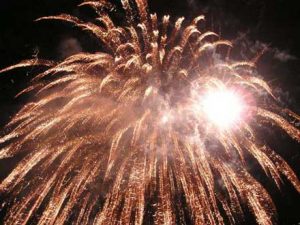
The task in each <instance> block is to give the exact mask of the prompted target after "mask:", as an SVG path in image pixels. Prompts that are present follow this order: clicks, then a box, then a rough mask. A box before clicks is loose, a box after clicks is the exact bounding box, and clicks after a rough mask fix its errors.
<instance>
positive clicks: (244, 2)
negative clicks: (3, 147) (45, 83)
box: [0, 0, 300, 225]
mask: <svg viewBox="0 0 300 225" xmlns="http://www.w3.org/2000/svg"><path fill="white" fill-rule="evenodd" d="M80 2H81V1H78V0H73V1H71V0H0V69H1V68H4V67H6V66H8V65H12V64H14V63H17V62H19V61H20V60H22V59H27V58H32V57H33V56H34V55H38V57H39V58H46V59H54V60H60V59H62V58H64V57H65V56H67V55H68V54H72V53H75V52H77V51H79V50H81V49H82V50H83V51H91V52H95V51H98V50H99V49H101V47H100V45H99V44H98V43H97V41H96V40H95V39H93V38H91V37H90V36H89V35H88V34H85V33H84V32H81V31H79V30H78V29H76V28H73V27H72V26H71V25H69V24H65V23H60V22H56V21H44V22H34V20H35V19H37V18H39V17H41V16H46V15H56V14H59V13H70V14H73V15H76V16H81V17H82V18H84V19H90V18H92V16H93V14H92V13H91V11H89V10H88V9H86V8H83V9H78V8H77V7H76V5H78V4H79V3H80ZM149 4H150V9H151V11H152V12H154V11H155V12H157V13H158V14H159V15H163V14H170V15H171V16H172V17H173V19H175V18H176V17H179V16H185V17H186V18H187V19H188V18H193V17H194V16H197V15H199V14H204V15H205V16H206V20H207V22H206V25H205V26H206V29H211V30H213V31H215V32H217V33H219V34H221V36H222V37H223V38H225V39H229V40H232V41H233V42H234V43H235V50H234V51H233V56H232V57H236V58H239V59H245V58H247V59H251V58H253V57H255V55H256V53H257V52H259V51H261V50H262V48H263V47H264V46H266V45H267V46H269V50H268V51H267V52H266V53H265V54H264V55H263V56H262V57H261V58H260V60H259V62H258V64H257V67H258V71H259V72H260V74H261V75H262V76H263V77H264V79H265V80H267V81H268V82H269V84H270V85H271V86H272V87H274V88H275V87H276V88H275V92H276V94H277V96H279V97H280V99H281V100H282V102H283V105H285V106H287V107H289V108H291V109H292V110H294V111H296V112H297V113H298V114H300V105H299V103H300V60H299V59H300V6H299V5H298V4H297V1H296V0H293V1H292V0H290V1H289V0H210V1H209V0H156V1H154V0H152V1H151V0H150V1H149ZM33 75H34V71H33V70H32V69H28V68H27V69H20V70H16V71H13V72H9V73H5V74H0V127H3V125H4V124H5V123H7V121H8V120H9V118H10V117H11V116H12V115H14V113H15V112H16V111H17V110H18V109H19V108H20V107H21V106H22V105H23V104H24V102H26V100H27V98H28V96H27V97H19V98H16V99H15V98H14V96H15V95H16V94H17V93H18V92H19V91H21V90H22V89H23V88H24V87H26V86H27V85H28V83H29V80H30V78H32V77H33ZM29 97H30V96H29ZM264 135H265V137H264V138H265V140H266V142H270V145H271V146H272V147H273V148H274V149H275V150H276V151H277V152H278V153H279V154H280V155H282V156H283V157H284V158H285V159H286V160H287V161H288V162H289V164H290V165H291V166H292V168H293V169H294V170H295V171H296V173H297V175H298V177H300V167H299V163H300V152H299V150H300V149H299V145H298V144H297V143H295V142H294V141H292V140H290V139H289V138H288V137H287V136H286V135H284V134H282V132H279V131H278V130H276V129H275V128H270V129H269V130H268V131H267V132H266V133H264ZM1 165H2V167H3V168H0V178H3V176H5V175H4V174H6V173H7V171H9V170H10V168H6V166H3V164H1V163H0V167H1ZM10 166H11V165H10ZM7 167H9V166H7ZM251 170H252V172H253V173H254V176H255V177H256V178H257V179H258V180H260V181H261V182H263V184H264V186H265V187H266V188H267V189H268V191H269V192H270V193H271V194H272V196H273V198H274V201H275V204H276V206H277V208H278V214H279V224H295V225H296V224H300V198H299V194H298V193H297V192H296V191H295V190H294V189H293V187H291V186H290V185H289V184H288V183H287V184H286V185H285V186H283V188H282V190H281V191H278V190H276V188H275V187H274V185H273V184H272V183H271V182H270V181H268V180H266V179H265V178H264V176H262V175H261V174H262V172H261V170H260V169H259V167H258V166H257V165H255V163H254V162H253V167H252V168H251ZM0 221H1V220H0ZM0 223H1V222H0ZM249 223H250V221H249Z"/></svg>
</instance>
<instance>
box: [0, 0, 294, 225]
mask: <svg viewBox="0 0 300 225" xmlns="http://www.w3.org/2000/svg"><path fill="white" fill-rule="evenodd" d="M121 2H122V6H123V9H124V12H125V14H126V25H122V26H117V25H115V23H114V21H113V19H112V18H111V16H110V15H111V14H112V13H113V11H114V10H112V9H114V6H113V4H111V3H110V2H109V1H108V0H98V1H96V0H95V1H93V0H91V1H85V2H83V3H82V4H81V5H80V6H90V7H92V8H94V9H95V10H96V12H97V13H98V18H96V20H95V23H90V22H84V21H81V20H80V19H79V18H76V17H74V16H71V15H66V14H62V15H58V16H48V17H43V18H40V19H39V20H48V19H51V20H53V19H54V20H62V21H67V22H70V23H72V24H73V25H75V26H77V27H79V28H81V29H83V30H85V31H87V32H90V33H92V34H93V35H94V36H96V38H97V39H98V40H99V41H100V42H101V44H102V46H103V48H104V49H105V52H96V53H93V54H91V53H84V52H82V53H79V54H76V55H73V56H71V57H69V58H67V59H65V60H64V61H62V62H59V63H56V62H50V61H46V60H39V59H32V60H26V61H22V62H21V63H19V64H16V65H13V66H11V67H8V68H6V69H3V70H1V71H0V72H2V73H3V72H6V71H8V70H12V69H15V68H18V67H26V66H45V67H48V69H47V70H45V71H44V72H42V73H40V74H38V75H36V76H35V78H34V79H33V82H32V85H31V86H29V87H28V88H27V89H25V90H24V91H22V92H21V93H25V92H29V91H30V92H32V93H33V96H34V97H33V99H31V101H30V102H28V103H27V104H26V105H24V106H23V108H22V109H21V110H20V111H19V112H18V113H17V114H16V115H15V116H14V117H13V118H12V120H11V121H10V123H9V124H8V125H7V128H8V131H7V133H6V135H4V136H3V137H2V138H0V143H1V146H2V149H1V151H0V159H5V158H9V157H21V158H22V159H21V161H20V162H19V163H18V164H17V165H16V166H15V168H14V169H13V171H12V172H11V173H10V174H8V175H7V177H6V178H5V179H3V180H2V181H1V183H0V193H1V195H6V196H8V197H7V198H5V202H3V208H6V210H7V213H6V217H5V223H6V224H32V223H35V224H64V223H72V224H105V225H108V224H137V225H139V224H170V225H173V224H187V223H188V222H192V223H193V224H224V223H225V222H224V221H227V220H228V221H229V222H230V223H232V224H238V223H239V222H241V221H242V220H243V215H244V210H245V209H246V210H249V211H250V212H251V213H252V214H253V215H254V216H255V218H256V221H257V223H258V224H263V225H268V224H272V223H273V222H274V218H275V217H274V214H275V206H274V204H273V202H272V199H271V197H270V196H269V194H268V193H267V191H266V190H265V189H264V187H263V186H262V185H261V184H260V183H259V182H258V181H256V180H255V179H254V178H253V176H252V175H251V174H250V172H249V171H248V170H247V160H245V156H246V155H249V154H250V155H252V156H253V157H254V158H255V159H256V160H257V161H258V163H259V164H260V166H261V167H262V168H263V170H264V172H265V173H266V175H267V176H269V177H270V178H271V179H272V180H273V181H274V182H275V184H276V185H277V186H278V188H280V185H281V183H282V181H281V179H282V176H285V177H286V178H287V179H288V180H289V181H290V182H291V183H292V184H293V185H294V187H295V188H296V189H297V190H298V191H300V182H299V180H298V178H297V177H296V175H295V174H294V172H293V171H292V169H291V168H290V167H289V166H288V164H287V163H286V162H285V161H284V160H283V159H282V158H281V157H280V156H279V155H278V154H276V153H275V152H274V151H273V150H272V149H270V148H269V147H268V146H267V145H265V144H264V142H263V140H262V139H261V138H260V137H258V135H257V133H256V129H255V127H256V126H257V124H259V125H265V126H267V125H268V124H275V125H277V126H278V127H280V128H282V130H283V131H285V132H287V133H288V134H289V135H290V136H291V137H292V138H294V139H296V140H297V141H298V142H299V141H300V131H299V130H298V129H297V128H296V127H295V126H294V125H293V124H292V123H290V122H289V120H291V119H293V120H296V121H299V116H298V115H296V114H295V113H293V112H291V111H290V110H288V109H282V108H280V107H279V106H278V104H277V100H276V97H275V96H274V95H273V94H272V90H271V88H270V87H269V86H268V84H267V83H266V82H265V81H263V80H262V79H259V78H258V77H257V76H255V75H254V74H255V73H254V71H255V68H254V67H255V65H254V63H252V62H236V61H233V60H231V59H229V58H224V59H223V60H221V59H220V55H222V54H218V57H215V56H216V54H217V53H220V52H222V51H224V49H226V48H230V47H231V43H230V42H229V41H226V40H221V39H219V37H218V35H217V34H215V33H213V32H210V31H208V32H203V31H201V30H200V29H199V23H201V22H202V21H203V20H204V16H199V17H197V18H195V19H194V20H193V21H192V22H191V23H189V24H187V25H183V22H184V18H179V19H177V20H176V21H175V22H174V23H172V22H170V20H171V19H170V17H169V16H164V17H163V18H162V19H159V18H158V17H157V15H156V14H149V12H148V7H147V1H146V0H135V1H129V0H121ZM262 93H264V98H267V99H268V101H267V103H266V101H260V100H261V98H262V97H261V96H262ZM266 96H267V97H266ZM283 110H284V111H285V112H286V115H287V116H286V118H283V117H282V116H280V114H279V113H280V112H282V111H283ZM221 211H222V212H224V213H221Z"/></svg>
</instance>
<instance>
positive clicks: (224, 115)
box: [202, 89, 244, 128]
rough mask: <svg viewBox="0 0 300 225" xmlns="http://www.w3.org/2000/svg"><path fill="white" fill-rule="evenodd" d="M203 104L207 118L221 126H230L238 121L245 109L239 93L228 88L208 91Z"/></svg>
mask: <svg viewBox="0 0 300 225" xmlns="http://www.w3.org/2000/svg"><path fill="white" fill-rule="evenodd" d="M202 104H203V110H204V112H205V114H206V116H207V118H208V119H209V120H210V121H211V122H213V123H214V124H215V125H217V126H218V127H220V128H229V127H231V126H232V125H234V124H235V123H236V122H238V121H239V120H240V119H241V116H242V111H243V109H244V104H243V101H242V99H241V98H240V97H239V96H238V94H237V93H234V92H233V91H230V90H226V89H222V90H215V91H211V92H209V93H207V94H206V95H205V96H204V100H203V102H202Z"/></svg>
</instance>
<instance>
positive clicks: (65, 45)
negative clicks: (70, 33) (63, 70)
mask: <svg viewBox="0 0 300 225" xmlns="http://www.w3.org/2000/svg"><path fill="white" fill-rule="evenodd" d="M79 52H82V48H81V45H80V43H79V41H78V40H77V39H76V38H74V37H67V38H63V39H62V40H61V42H60V43H59V46H58V54H59V57H60V58H61V59H65V58H67V57H69V56H71V55H74V54H76V53H79Z"/></svg>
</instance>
